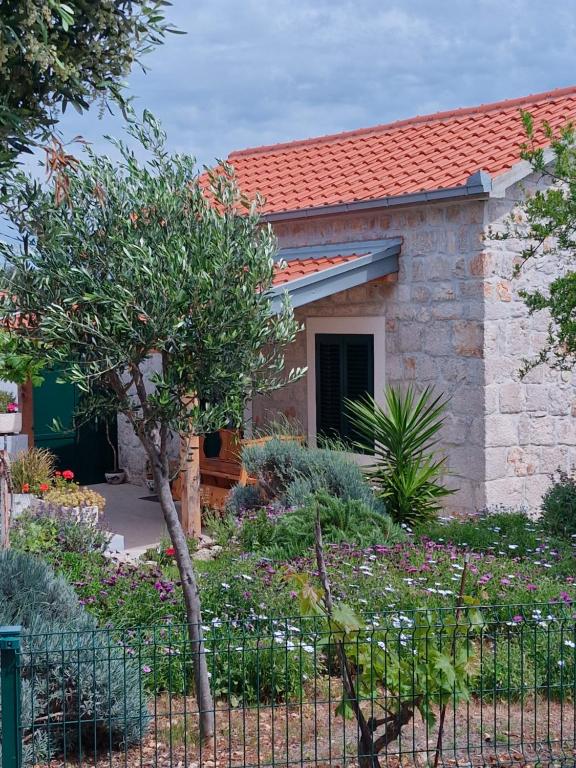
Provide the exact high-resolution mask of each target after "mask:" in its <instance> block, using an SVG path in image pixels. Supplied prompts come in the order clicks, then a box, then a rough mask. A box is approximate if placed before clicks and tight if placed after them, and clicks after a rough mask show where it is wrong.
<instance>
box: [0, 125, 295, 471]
mask: <svg viewBox="0 0 576 768" xmlns="http://www.w3.org/2000/svg"><path fill="white" fill-rule="evenodd" d="M129 133H130V134H131V136H132V137H133V138H134V140H135V141H136V142H138V143H139V144H140V149H141V151H142V154H143V155H145V156H146V157H147V158H148V159H147V160H145V161H143V162H140V161H139V160H138V159H137V156H136V155H135V154H134V152H133V151H132V150H131V149H130V148H129V147H128V146H127V145H126V144H125V143H123V142H121V141H117V142H113V143H114V146H115V148H116V149H117V152H118V154H119V157H120V159H119V162H118V163H113V162H112V160H110V159H109V158H108V157H107V156H99V155H97V154H96V153H95V152H94V151H93V150H92V149H91V148H90V147H86V148H85V152H86V155H85V159H84V161H82V162H80V163H78V165H77V166H74V167H73V168H67V169H66V170H65V171H63V174H64V177H63V178H64V179H65V183H66V188H67V197H68V199H69V201H70V202H69V204H66V202H65V201H64V202H63V203H62V204H60V205H56V204H55V201H54V190H53V188H52V186H51V185H53V183H55V182H50V183H49V185H48V186H47V187H46V188H44V187H42V186H41V185H40V184H39V183H38V182H37V181H34V180H32V179H31V178H28V177H26V175H24V174H18V175H17V176H16V178H15V180H14V185H13V198H12V203H11V204H10V206H9V207H8V213H9V215H10V217H11V219H12V222H13V223H14V225H15V226H16V227H17V228H18V230H19V232H20V233H21V236H22V240H21V242H20V243H19V244H18V243H17V244H14V242H10V243H6V242H5V243H2V244H0V254H1V255H2V256H4V258H5V260H6V262H7V264H8V266H9V268H10V273H9V277H8V287H7V290H6V292H5V293H4V294H3V297H2V309H1V311H0V315H1V316H2V319H3V320H4V321H5V322H7V323H9V322H10V319H11V318H13V317H14V316H15V315H16V314H17V313H20V314H21V315H24V316H33V317H34V318H35V322H34V323H27V324H25V323H21V324H19V325H18V326H17V327H16V328H15V329H14V330H13V332H12V333H13V337H14V338H15V339H17V340H18V342H20V341H21V342H22V344H23V345H26V344H30V343H33V344H36V345H37V350H38V355H39V357H40V359H41V360H42V361H43V362H44V363H45V364H46V365H57V366H59V367H60V368H61V370H63V374H62V378H63V379H64V380H66V381H71V382H74V383H76V384H77V385H78V387H79V388H80V390H81V391H83V392H84V393H85V396H84V398H83V404H82V412H81V414H79V415H78V416H79V419H87V418H91V417H92V416H94V415H96V414H99V415H100V416H102V417H104V416H106V415H107V414H110V413H112V412H116V411H118V412H120V413H123V414H125V415H126V416H127V417H128V418H129V420H130V421H131V422H132V424H133V426H134V427H135V430H136V432H137V434H139V435H140V436H141V437H142V439H145V440H147V441H149V443H150V446H149V447H151V448H152V447H153V446H156V437H155V436H157V435H158V433H159V431H160V432H162V434H164V435H165V434H166V431H167V430H168V429H169V428H171V429H174V430H175V431H177V432H179V433H188V432H189V431H190V430H194V431H195V432H196V433H198V434H203V433H206V432H209V431H214V430H216V429H218V428H220V427H222V426H223V425H224V424H226V423H234V424H237V423H239V422H240V421H241V419H242V415H243V409H244V404H245V402H246V400H247V399H248V398H250V397H252V396H253V395H254V394H256V393H258V392H262V391H267V390H269V389H274V388H275V387H278V386H281V385H282V384H284V383H285V378H284V376H283V375H282V373H281V372H282V369H283V365H284V358H283V354H282V347H283V346H284V345H285V344H288V343H290V342H291V341H292V340H293V339H294V336H295V333H296V331H297V329H298V325H297V323H296V322H295V321H294V318H293V314H292V312H291V310H290V308H289V307H288V306H285V307H284V308H283V309H282V310H281V311H280V313H279V314H274V313H272V310H271V304H270V299H269V293H268V292H269V289H270V287H271V285H272V281H273V276H274V255H275V252H276V241H275V238H274V235H273V232H272V229H271V228H270V227H269V226H262V225H261V222H260V217H259V211H258V204H257V203H254V204H251V203H250V202H249V201H246V200H245V198H244V197H243V196H242V195H241V193H240V191H239V189H238V187H237V185H236V183H235V180H234V178H233V173H232V170H231V169H230V168H228V167H226V168H222V169H220V171H219V172H218V173H214V174H210V175H209V177H208V178H205V179H204V180H203V182H202V183H200V181H199V178H198V174H197V171H196V167H195V163H194V159H193V158H191V157H189V156H187V155H170V154H169V153H168V151H167V149H166V136H165V134H164V133H163V132H162V130H161V128H160V126H159V125H158V123H157V122H156V121H155V120H154V118H153V117H152V116H151V115H150V114H148V113H145V114H144V117H143V122H142V124H136V123H134V124H131V126H130V128H129ZM60 183H62V180H61V181H60ZM224 274H225V275H227V278H228V279H227V280H224V281H223V280H221V279H220V277H221V275H224ZM153 350H155V351H156V353H157V354H158V358H159V361H160V362H161V366H160V370H159V371H158V372H157V373H155V374H154V375H153V376H152V383H153V384H154V389H153V391H150V390H149V389H148V390H145V388H143V386H142V381H143V380H144V378H145V376H146V375H147V371H148V367H149V358H150V355H151V353H152V351H153ZM299 374H300V372H299V371H296V372H293V373H292V374H290V375H288V376H287V377H286V379H288V380H290V379H291V378H294V377H296V376H298V375H299ZM128 384H130V385H131V387H128V386H127V385H128ZM190 392H194V393H196V395H197V400H194V401H191V399H190V397H189V393H190ZM162 444H163V445H164V448H165V441H164V442H163V443H162ZM156 449H157V448H156ZM162 461H164V459H162ZM161 463H162V462H161Z"/></svg>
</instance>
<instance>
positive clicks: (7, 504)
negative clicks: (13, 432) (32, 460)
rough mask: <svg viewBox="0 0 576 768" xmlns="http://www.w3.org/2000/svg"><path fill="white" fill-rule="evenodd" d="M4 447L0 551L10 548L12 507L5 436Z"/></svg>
mask: <svg viewBox="0 0 576 768" xmlns="http://www.w3.org/2000/svg"><path fill="white" fill-rule="evenodd" d="M3 439H4V447H3V448H2V449H1V450H0V517H1V519H0V546H1V547H2V549H8V548H9V547H10V511H11V506H12V478H11V476H10V456H9V455H8V450H7V448H6V436H4V438H3Z"/></svg>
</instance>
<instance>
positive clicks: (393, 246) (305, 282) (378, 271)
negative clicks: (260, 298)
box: [268, 237, 402, 313]
mask: <svg viewBox="0 0 576 768" xmlns="http://www.w3.org/2000/svg"><path fill="white" fill-rule="evenodd" d="M401 247H402V238H400V237H395V238H390V241H389V243H388V245H387V246H386V247H385V248H383V249H382V250H379V251H376V252H375V253H368V254H366V255H365V256H359V257H358V258H357V259H354V260H353V261H347V262H344V263H342V264H337V265H335V266H333V267H329V268H328V269H323V270H321V271H320V272H313V273H312V274H310V275H305V276H304V277H301V278H299V279H298V280H292V281H290V282H288V283H282V284H281V285H276V286H274V287H273V288H272V289H271V290H270V291H269V294H268V295H269V297H270V300H271V303H272V310H273V312H276V313H278V312H279V311H280V309H281V307H282V302H283V300H284V296H285V294H288V295H289V298H290V303H291V304H292V307H294V308H296V307H301V306H303V305H304V304H310V303H311V302H313V301H318V300H319V299H324V298H326V297H327V296H331V295H332V294H334V293H340V291H346V290H349V289H350V288H355V287H356V286H358V285H362V284H363V283H366V282H368V281H370V280H377V279H378V278H381V277H385V276H386V275H390V274H392V273H394V272H397V271H398V256H399V255H400V249H401Z"/></svg>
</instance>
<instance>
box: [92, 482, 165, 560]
mask: <svg viewBox="0 0 576 768" xmlns="http://www.w3.org/2000/svg"><path fill="white" fill-rule="evenodd" d="M90 487H91V488H93V489H94V490H95V491H98V493H101V494H102V496H104V498H105V499H106V509H105V511H104V516H103V518H102V521H101V525H102V527H104V528H105V529H106V530H107V531H111V532H112V533H119V534H121V535H122V536H124V546H125V548H126V549H129V550H134V549H138V550H140V549H142V550H144V549H147V548H148V547H151V546H154V545H155V544H158V542H159V541H160V539H161V538H162V537H163V536H165V535H166V526H165V524H164V518H163V516H162V510H161V509H160V504H159V502H157V501H155V500H151V497H153V496H154V494H153V493H152V492H151V491H149V490H148V488H146V487H143V486H140V485H130V484H129V483H124V484H123V485H108V484H107V483H98V484H96V485H91V486H90Z"/></svg>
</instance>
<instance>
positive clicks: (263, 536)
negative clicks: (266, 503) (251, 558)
mask: <svg viewBox="0 0 576 768" xmlns="http://www.w3.org/2000/svg"><path fill="white" fill-rule="evenodd" d="M274 529H275V525H274V521H273V519H272V518H271V516H270V510H268V509H266V508H265V507H262V508H261V509H257V510H255V511H254V512H252V513H248V514H246V515H244V516H243V518H242V523H241V526H240V530H239V531H238V542H239V544H240V547H241V548H242V550H243V551H244V552H262V550H264V549H266V548H267V547H269V546H270V542H271V541H272V537H273V535H274Z"/></svg>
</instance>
